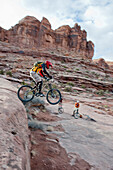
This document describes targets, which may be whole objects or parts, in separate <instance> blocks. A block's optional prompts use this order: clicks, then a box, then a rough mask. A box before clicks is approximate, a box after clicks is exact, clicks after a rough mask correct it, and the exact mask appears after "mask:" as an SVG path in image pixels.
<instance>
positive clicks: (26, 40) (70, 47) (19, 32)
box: [0, 16, 94, 59]
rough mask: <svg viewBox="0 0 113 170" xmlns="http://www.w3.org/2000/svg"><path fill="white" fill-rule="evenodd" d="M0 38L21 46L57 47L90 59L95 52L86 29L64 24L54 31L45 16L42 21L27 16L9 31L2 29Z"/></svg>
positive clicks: (65, 51)
mask: <svg viewBox="0 0 113 170" xmlns="http://www.w3.org/2000/svg"><path fill="white" fill-rule="evenodd" d="M0 40H1V41H7V42H9V43H11V44H13V45H17V46H20V47H28V48H33V49H34V48H36V49H39V48H47V49H57V50H58V51H63V52H64V53H68V55H70V54H72V55H73V56H76V55H77V54H78V55H80V56H81V57H82V58H88V59H92V57H93V54H94V44H93V43H92V42H91V41H87V33H86V31H85V30H83V31H82V30H81V27H80V26H78V24H75V25H74V27H73V28H71V27H69V26H68V25H64V26H61V27H60V28H58V29H56V30H55V31H54V30H52V29H51V24H50V23H49V21H48V20H47V19H46V18H44V17H43V19H42V21H41V22H40V21H39V20H37V19H36V18H35V17H31V16H26V17H25V18H24V19H22V20H21V21H20V22H19V23H18V24H16V25H15V26H14V27H12V28H11V29H10V30H8V31H6V30H3V29H0Z"/></svg>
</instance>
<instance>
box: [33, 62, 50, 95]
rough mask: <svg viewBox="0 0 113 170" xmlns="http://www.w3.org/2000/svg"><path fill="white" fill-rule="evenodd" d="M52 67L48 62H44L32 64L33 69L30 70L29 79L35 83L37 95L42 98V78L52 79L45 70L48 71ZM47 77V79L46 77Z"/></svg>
mask: <svg viewBox="0 0 113 170" xmlns="http://www.w3.org/2000/svg"><path fill="white" fill-rule="evenodd" d="M50 67H53V66H52V63H51V62H50V61H46V62H45V63H44V62H36V63H34V67H33V68H32V69H31V70H30V76H31V78H32V79H33V80H34V81H35V82H36V85H37V86H39V95H40V96H41V97H42V96H44V95H43V93H42V92H41V90H42V85H43V78H44V79H46V80H47V79H48V78H47V77H49V78H50V79H52V76H51V75H50V74H49V73H48V72H47V70H46V69H49V68H50ZM46 76H47V77H46Z"/></svg>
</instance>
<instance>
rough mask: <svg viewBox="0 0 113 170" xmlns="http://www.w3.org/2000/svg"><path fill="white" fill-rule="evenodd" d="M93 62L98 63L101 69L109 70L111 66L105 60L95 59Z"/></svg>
mask: <svg viewBox="0 0 113 170" xmlns="http://www.w3.org/2000/svg"><path fill="white" fill-rule="evenodd" d="M93 62H94V63H96V64H97V65H98V66H99V67H102V68H105V69H109V65H108V64H107V62H106V61H105V60H104V59H103V58H99V59H95V60H93Z"/></svg>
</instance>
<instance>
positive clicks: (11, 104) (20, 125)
mask: <svg viewBox="0 0 113 170" xmlns="http://www.w3.org/2000/svg"><path fill="white" fill-rule="evenodd" d="M29 149H30V142H29V130H28V122H27V114H26V111H25V108H24V105H23V104H22V103H21V101H19V99H18V97H17V89H16V88H15V87H14V86H13V85H12V84H11V82H9V81H8V80H5V79H3V78H0V169H7V170H10V169H18V170H20V169H21V170H25V169H27V170H30V155H29Z"/></svg>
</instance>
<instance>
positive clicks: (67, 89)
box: [64, 87, 72, 92]
mask: <svg viewBox="0 0 113 170" xmlns="http://www.w3.org/2000/svg"><path fill="white" fill-rule="evenodd" d="M64 90H65V91H66V92H72V88H71V87H65V89H64Z"/></svg>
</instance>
